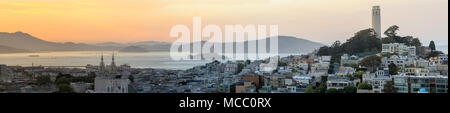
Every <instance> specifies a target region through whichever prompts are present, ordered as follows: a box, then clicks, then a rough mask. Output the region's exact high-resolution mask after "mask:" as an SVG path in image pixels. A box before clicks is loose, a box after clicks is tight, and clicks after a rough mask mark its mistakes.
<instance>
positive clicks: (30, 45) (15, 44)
mask: <svg viewBox="0 0 450 113" xmlns="http://www.w3.org/2000/svg"><path fill="white" fill-rule="evenodd" d="M0 45H3V46H8V47H12V48H17V49H24V50H28V51H34V52H41V51H92V50H114V49H117V47H107V46H105V47H100V46H95V45H89V44H83V43H72V42H66V43H56V42H49V41H45V40H41V39H39V38H36V37H34V36H31V35H29V34H27V33H23V32H15V33H6V32H0Z"/></svg>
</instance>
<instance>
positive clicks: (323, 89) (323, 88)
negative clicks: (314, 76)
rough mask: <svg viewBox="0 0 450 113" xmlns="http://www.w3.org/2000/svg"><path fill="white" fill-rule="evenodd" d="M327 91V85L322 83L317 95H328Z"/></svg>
mask: <svg viewBox="0 0 450 113" xmlns="http://www.w3.org/2000/svg"><path fill="white" fill-rule="evenodd" d="M326 91H327V85H326V84H324V83H322V84H320V85H319V87H318V88H317V90H316V93H326Z"/></svg>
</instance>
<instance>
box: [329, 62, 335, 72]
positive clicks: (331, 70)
mask: <svg viewBox="0 0 450 113" xmlns="http://www.w3.org/2000/svg"><path fill="white" fill-rule="evenodd" d="M333 73H334V64H330V66H328V74H333Z"/></svg>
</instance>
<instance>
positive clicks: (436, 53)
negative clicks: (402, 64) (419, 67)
mask: <svg viewBox="0 0 450 113" xmlns="http://www.w3.org/2000/svg"><path fill="white" fill-rule="evenodd" d="M440 54H444V53H443V52H442V51H431V52H430V53H428V55H427V57H426V58H427V59H429V58H431V57H438V56H439V55H440Z"/></svg>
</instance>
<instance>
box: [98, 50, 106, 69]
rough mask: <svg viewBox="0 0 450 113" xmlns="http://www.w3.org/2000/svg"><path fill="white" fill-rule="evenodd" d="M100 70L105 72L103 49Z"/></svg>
mask: <svg viewBox="0 0 450 113" xmlns="http://www.w3.org/2000/svg"><path fill="white" fill-rule="evenodd" d="M99 71H100V72H105V62H103V51H102V56H101V61H100V66H99Z"/></svg>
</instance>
